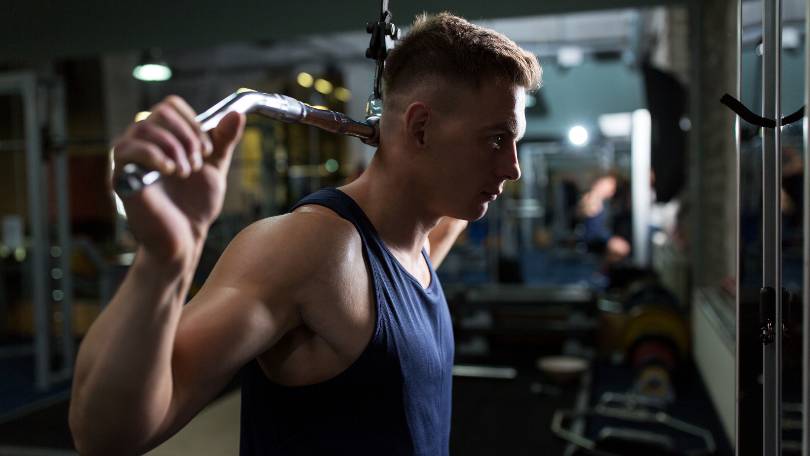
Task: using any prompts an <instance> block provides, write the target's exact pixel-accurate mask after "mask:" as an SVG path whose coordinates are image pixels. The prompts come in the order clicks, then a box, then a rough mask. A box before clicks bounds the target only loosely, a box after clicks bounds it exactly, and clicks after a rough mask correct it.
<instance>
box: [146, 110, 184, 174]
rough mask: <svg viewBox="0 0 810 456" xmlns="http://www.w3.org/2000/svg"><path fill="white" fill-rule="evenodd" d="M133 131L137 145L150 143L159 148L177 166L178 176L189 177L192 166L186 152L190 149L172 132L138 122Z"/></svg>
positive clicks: (154, 125)
mask: <svg viewBox="0 0 810 456" xmlns="http://www.w3.org/2000/svg"><path fill="white" fill-rule="evenodd" d="M132 130H133V132H132V136H133V139H134V140H136V143H137V144H142V143H148V144H150V145H153V146H157V148H158V150H160V151H161V153H162V154H163V155H165V157H166V158H167V159H169V160H171V161H172V162H173V163H174V164H175V165H176V169H177V174H178V175H180V176H181V177H187V176H189V175H190V174H191V171H192V164H191V163H190V162H189V157H188V152H186V151H187V150H188V148H187V146H185V145H184V144H182V143H181V142H180V139H179V138H178V137H177V136H176V135H174V134H173V133H172V132H171V131H169V130H168V129H166V128H163V127H162V126H160V125H158V124H156V123H152V122H138V123H137V124H135V125H133V127H132Z"/></svg>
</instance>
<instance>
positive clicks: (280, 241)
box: [211, 206, 363, 294]
mask: <svg viewBox="0 0 810 456" xmlns="http://www.w3.org/2000/svg"><path fill="white" fill-rule="evenodd" d="M358 255H360V256H359V258H358ZM358 259H359V261H360V262H361V263H362V261H363V259H362V249H361V240H360V236H359V234H358V233H357V231H356V230H355V228H354V226H353V225H352V224H351V223H350V222H349V221H347V220H345V219H343V218H341V217H340V216H338V215H337V214H335V213H334V212H332V211H331V210H329V209H327V208H324V207H320V206H304V207H301V208H299V209H298V210H296V211H294V212H292V213H289V214H284V215H280V216H276V217H270V218H266V219H263V220H259V221H257V222H254V223H253V224H251V225H250V226H248V227H247V228H245V229H244V230H242V231H241V232H240V233H239V234H238V235H237V236H236V237H235V238H234V239H233V241H231V243H230V245H229V246H228V248H227V249H226V250H225V252H224V253H223V255H222V258H220V263H221V266H220V264H218V265H217V267H216V268H215V270H214V271H213V272H212V277H211V278H212V279H214V280H215V281H220V280H221V279H225V278H226V277H230V278H232V279H233V280H238V281H239V283H240V286H245V285H249V284H250V283H253V284H255V285H256V286H258V287H261V288H270V289H273V290H275V291H278V289H279V287H285V286H289V287H293V288H297V287H302V286H306V285H307V282H310V281H317V282H323V281H326V282H329V281H330V280H329V279H330V277H334V276H339V275H341V273H343V272H349V270H351V269H353V266H354V265H356V264H357V260H358ZM321 285H324V284H323V283H322V284H321ZM296 294H297V293H296Z"/></svg>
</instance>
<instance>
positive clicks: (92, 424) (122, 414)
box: [70, 248, 200, 454]
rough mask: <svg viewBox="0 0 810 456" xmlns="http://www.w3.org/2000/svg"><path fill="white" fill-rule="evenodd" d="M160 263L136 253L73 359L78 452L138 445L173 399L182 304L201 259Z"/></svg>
mask: <svg viewBox="0 0 810 456" xmlns="http://www.w3.org/2000/svg"><path fill="white" fill-rule="evenodd" d="M199 250H200V249H199V248H198V249H197V251H196V252H195V253H194V254H193V255H191V256H192V257H193V258H189V260H188V261H186V262H185V264H179V265H165V264H159V262H156V261H153V260H150V258H149V256H148V255H147V254H145V253H143V252H139V253H138V255H137V256H136V260H135V262H134V264H133V266H132V268H131V269H130V271H129V273H128V274H127V276H126V278H125V279H124V282H123V283H122V285H121V287H120V288H119V290H118V292H117V293H116V294H115V296H114V297H113V299H112V300H111V301H110V303H109V305H108V306H107V307H106V308H105V309H104V311H103V312H102V313H101V315H100V316H99V318H98V319H97V320H96V321H95V322H94V323H93V325H92V326H91V328H90V330H89V332H88V333H87V335H86V337H85V339H84V341H83V342H82V345H81V348H80V350H79V354H78V357H77V360H76V373H75V377H74V383H73V396H72V401H71V406H70V425H71V429H72V431H73V435H74V439H75V440H76V443H77V446H78V447H79V450H80V451H82V454H85V453H86V454H96V453H106V454H112V453H110V451H111V450H113V448H112V446H115V447H116V448H114V450H115V453H116V454H122V450H123V451H134V450H135V449H136V448H140V447H141V446H142V445H143V444H144V443H145V442H146V441H147V440H148V439H149V437H150V436H151V435H152V434H154V433H155V432H156V431H157V429H158V426H159V425H160V423H161V422H162V421H163V418H164V417H165V415H166V412H167V410H168V407H169V404H170V403H171V399H172V393H173V391H172V388H173V381H172V371H171V358H172V350H173V345H174V337H175V333H176V330H177V325H178V321H179V319H180V314H181V312H182V307H183V301H184V299H185V295H186V293H187V291H188V288H189V285H190V282H191V277H192V274H193V271H194V267H195V266H196V263H197V259H198V257H199Z"/></svg>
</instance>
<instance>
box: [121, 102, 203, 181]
mask: <svg viewBox="0 0 810 456" xmlns="http://www.w3.org/2000/svg"><path fill="white" fill-rule="evenodd" d="M142 123H143V124H145V125H147V126H149V125H150V124H151V125H156V126H160V127H162V128H163V129H165V130H167V131H168V132H170V133H171V135H172V136H174V137H175V138H176V139H177V141H179V142H180V144H182V154H183V155H185V159H186V161H187V162H188V163H190V164H191V169H192V170H193V171H199V169H200V168H202V164H203V156H202V148H203V146H202V140H201V138H200V133H197V132H195V131H194V127H192V125H191V124H190V123H189V122H188V121H187V120H186V119H185V118H184V117H183V115H182V114H180V112H179V111H178V110H177V108H175V107H174V106H173V105H172V104H171V103H168V102H164V103H160V104H158V105H157V106H155V108H154V110H153V111H152V114H151V115H150V116H149V118H147V119H146V120H144V121H143V122H142ZM145 131H150V130H148V129H141V132H145ZM136 133H137V132H136ZM184 175H188V174H184Z"/></svg>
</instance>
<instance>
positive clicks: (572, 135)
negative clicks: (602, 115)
mask: <svg viewBox="0 0 810 456" xmlns="http://www.w3.org/2000/svg"><path fill="white" fill-rule="evenodd" d="M568 140H569V141H571V144H573V145H575V146H584V145H585V144H587V143H588V130H586V129H585V127H583V126H582V125H575V126H573V127H571V129H570V130H568Z"/></svg>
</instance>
